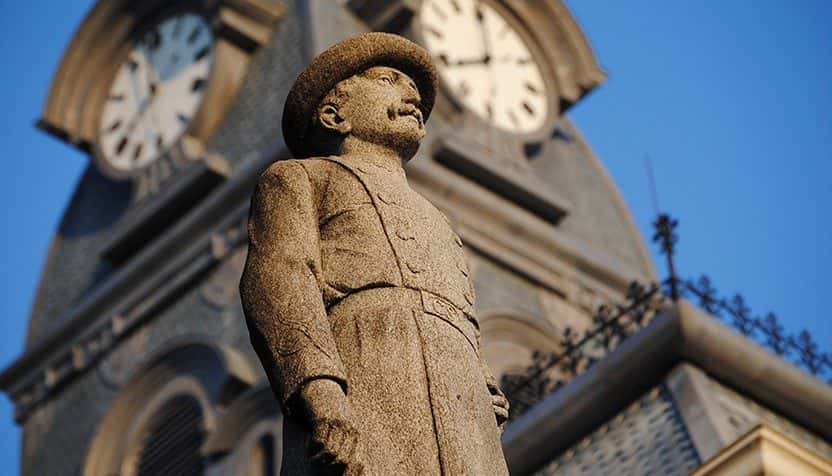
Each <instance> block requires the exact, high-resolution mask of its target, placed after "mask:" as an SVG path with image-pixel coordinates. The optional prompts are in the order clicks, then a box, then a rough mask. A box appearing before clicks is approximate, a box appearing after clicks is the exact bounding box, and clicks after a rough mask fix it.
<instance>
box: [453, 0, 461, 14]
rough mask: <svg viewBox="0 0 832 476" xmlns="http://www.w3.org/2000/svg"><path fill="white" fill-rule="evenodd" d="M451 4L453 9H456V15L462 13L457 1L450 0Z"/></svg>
mask: <svg viewBox="0 0 832 476" xmlns="http://www.w3.org/2000/svg"><path fill="white" fill-rule="evenodd" d="M451 6H453V7H454V10H455V11H456V13H457V15H459V14H460V13H462V7H460V6H459V2H457V1H456V0H451Z"/></svg>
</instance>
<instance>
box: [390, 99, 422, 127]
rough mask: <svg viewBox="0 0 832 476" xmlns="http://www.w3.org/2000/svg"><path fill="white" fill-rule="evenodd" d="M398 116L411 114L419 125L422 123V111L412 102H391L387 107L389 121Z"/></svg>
mask: <svg viewBox="0 0 832 476" xmlns="http://www.w3.org/2000/svg"><path fill="white" fill-rule="evenodd" d="M400 116H413V117H415V118H416V120H417V121H419V125H422V124H423V118H422V111H421V110H420V109H419V108H418V107H416V105H415V104H413V103H409V102H406V103H400V104H391V105H390V106H388V107H387V117H388V118H389V119H390V120H391V121H392V120H395V119H396V118H397V117H400Z"/></svg>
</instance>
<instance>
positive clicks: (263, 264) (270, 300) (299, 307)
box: [240, 161, 347, 413]
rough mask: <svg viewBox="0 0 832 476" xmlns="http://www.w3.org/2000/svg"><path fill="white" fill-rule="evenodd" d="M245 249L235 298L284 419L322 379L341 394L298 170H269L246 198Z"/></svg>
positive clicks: (313, 216)
mask: <svg viewBox="0 0 832 476" xmlns="http://www.w3.org/2000/svg"><path fill="white" fill-rule="evenodd" d="M248 233H249V249H248V258H247V260H246V266H245V269H244V271H243V277H242V280H241V281H240V296H241V298H242V302H243V309H244V311H245V315H246V323H247V325H248V329H249V335H250V337H251V342H252V345H253V346H254V349H255V351H256V352H257V355H258V356H259V358H260V361H261V362H262V364H263V367H264V369H265V371H266V374H267V376H268V378H269V381H270V383H271V385H272V389H273V390H274V392H275V394H276V396H277V397H278V399H279V400H280V402H281V406H282V407H283V409H284V411H286V412H288V413H292V412H293V410H295V408H296V407H297V403H298V402H296V400H297V398H296V397H297V395H298V392H299V390H300V389H301V388H302V387H303V386H304V385H305V384H306V383H307V382H309V381H311V380H314V379H318V378H326V379H332V380H334V381H336V382H338V383H339V384H340V385H341V388H342V389H343V390H344V393H346V391H347V379H346V372H345V371H344V368H343V364H342V363H341V359H340V357H339V356H338V350H337V349H336V347H335V341H334V339H333V337H332V331H331V328H330V326H329V322H328V320H327V315H326V309H325V308H324V302H323V299H322V296H321V291H320V287H319V285H318V279H317V276H319V275H320V270H321V258H320V246H319V236H318V235H319V230H318V218H317V208H316V201H315V197H314V195H313V190H312V185H311V183H310V180H309V176H308V175H307V172H306V170H305V169H304V167H303V166H301V165H300V164H298V163H297V162H295V161H284V162H278V163H275V164H273V165H272V166H271V167H269V169H268V170H266V171H265V172H264V173H263V174H262V175H261V176H260V181H259V182H258V184H257V188H256V190H255V192H254V196H253V197H252V203H251V211H250V215H249V224H248Z"/></svg>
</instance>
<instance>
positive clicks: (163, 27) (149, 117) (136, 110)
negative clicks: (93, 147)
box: [98, 13, 214, 172]
mask: <svg viewBox="0 0 832 476" xmlns="http://www.w3.org/2000/svg"><path fill="white" fill-rule="evenodd" d="M213 59H214V52H213V34H212V32H211V27H210V26H209V25H208V23H207V22H206V21H205V19H204V18H203V17H202V16H200V15H197V14H195V13H182V14H178V15H175V16H171V17H167V18H165V19H164V20H162V21H161V22H160V23H158V24H156V25H155V26H153V27H152V28H150V29H148V30H147V31H146V32H145V33H144V34H143V35H142V36H141V37H140V38H139V39H138V40H137V41H136V43H135V44H134V45H133V47H132V49H131V50H130V51H129V53H128V55H127V59H126V60H125V61H124V63H123V64H122V65H121V66H120V67H119V69H118V72H117V73H116V76H115V79H114V80H113V83H112V85H111V86H110V90H109V93H108V96H107V99H106V101H105V104H104V108H103V112H102V115H101V122H100V124H99V137H98V146H99V153H100V154H101V155H102V156H103V158H104V159H105V160H106V161H107V162H108V164H109V165H110V166H112V167H113V168H114V169H116V170H117V171H119V172H129V171H132V170H136V169H139V168H142V167H144V166H146V165H148V164H150V163H151V162H153V161H154V160H156V159H157V158H159V156H160V155H162V154H163V153H164V152H165V151H167V149H168V148H170V146H171V145H173V144H174V143H175V142H176V141H177V140H178V139H179V138H180V137H181V136H182V134H183V133H184V132H185V130H186V128H187V127H188V125H189V124H190V121H191V118H192V117H193V116H194V114H195V113H196V112H197V109H198V108H199V105H200V103H201V102H202V98H203V95H204V94H205V90H206V87H207V83H208V78H209V75H210V72H211V66H212V64H213Z"/></svg>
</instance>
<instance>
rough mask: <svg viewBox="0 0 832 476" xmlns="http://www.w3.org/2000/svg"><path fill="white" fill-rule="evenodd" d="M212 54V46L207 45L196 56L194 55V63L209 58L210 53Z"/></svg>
mask: <svg viewBox="0 0 832 476" xmlns="http://www.w3.org/2000/svg"><path fill="white" fill-rule="evenodd" d="M210 52H211V45H206V46H204V47H202V48H200V50H199V51H197V52H196V54H195V55H194V61H199V60H201V59H202V58H205V57H206V56H208V53H210Z"/></svg>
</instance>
